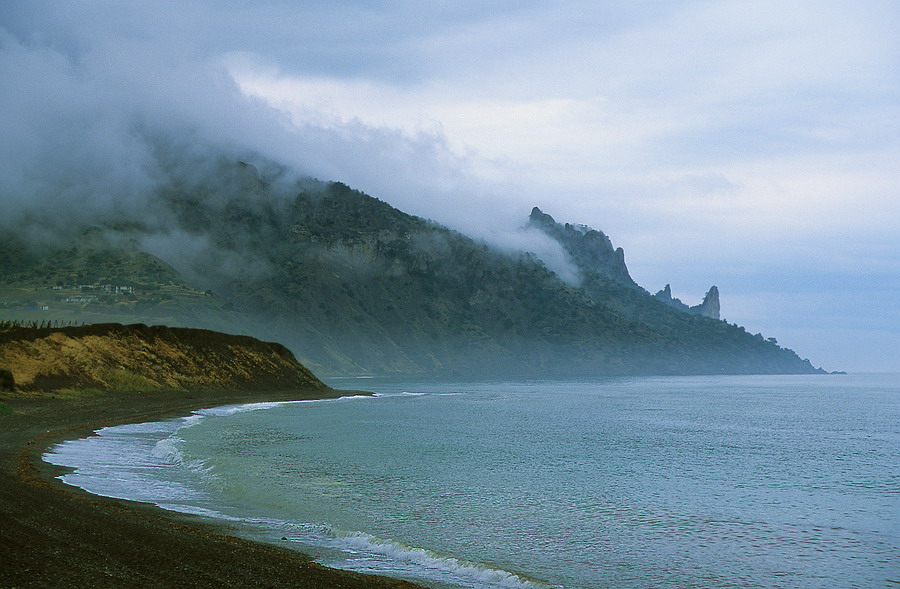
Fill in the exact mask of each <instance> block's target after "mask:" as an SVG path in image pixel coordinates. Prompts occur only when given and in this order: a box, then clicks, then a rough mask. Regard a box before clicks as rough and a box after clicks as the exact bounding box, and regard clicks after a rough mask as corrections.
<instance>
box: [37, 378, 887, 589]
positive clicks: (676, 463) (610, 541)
mask: <svg viewBox="0 0 900 589" xmlns="http://www.w3.org/2000/svg"><path fill="white" fill-rule="evenodd" d="M898 383H900V381H898V379H897V377H896V376H889V375H880V376H878V375H850V376H790V377H778V376H774V377H773V376H752V377H746V376H742V377H682V378H636V379H616V380H595V381H544V382H528V383H510V382H479V383H459V382H453V383H437V382H411V381H396V380H394V381H390V380H377V379H370V380H363V381H335V382H332V383H330V384H333V385H334V386H338V387H344V388H366V389H369V390H374V391H376V392H378V393H379V396H378V397H375V398H355V399H343V400H337V401H334V400H332V401H317V402H302V403H287V404H266V405H255V406H242V407H228V408H217V409H212V410H206V411H203V412H199V413H198V414H196V415H194V416H192V417H190V418H186V419H182V420H172V421H168V422H163V423H156V424H138V425H128V426H121V427H116V428H107V429H106V430H101V432H99V433H100V435H99V436H94V437H92V438H88V439H85V440H80V441H74V442H67V443H65V444H62V445H61V446H59V447H57V449H56V450H55V451H54V452H53V453H51V454H50V455H48V457H47V459H48V460H50V461H51V462H54V463H57V464H67V465H72V466H75V467H77V469H78V470H77V471H76V472H75V473H73V474H69V475H66V477H65V480H66V481H67V482H69V483H71V484H75V485H79V486H83V487H85V488H86V489H88V490H90V491H93V492H97V493H101V494H107V495H111V496H117V497H123V498H131V499H138V500H143V501H152V502H154V503H157V504H160V505H162V506H164V507H167V508H169V509H177V510H180V511H187V512H194V513H201V514H205V515H208V516H212V517H217V518H220V519H228V520H232V521H234V522H235V523H236V525H239V526H240V529H241V530H243V533H246V534H247V535H250V536H252V537H261V538H264V539H268V540H271V541H276V542H281V543H284V544H289V545H292V546H296V547H298V548H300V549H302V550H304V551H306V552H309V553H311V554H313V555H314V556H316V558H318V559H319V560H320V561H322V562H324V563H326V564H329V565H333V566H339V567H342V568H348V569H353V570H360V571H365V572H376V573H383V574H388V575H392V576H400V577H405V578H410V579H412V580H415V581H417V582H420V583H422V582H424V583H428V584H431V585H433V586H435V587H448V586H449V587H474V588H488V587H503V586H523V587H534V586H538V587H540V586H553V587H570V588H583V589H586V588H605V587H610V588H629V587H672V588H676V587H678V588H683V587H704V588H707V587H748V588H749V587H785V588H787V587H791V588H794V587H810V588H812V587H816V588H829V587H833V588H846V587H887V586H896V584H897V583H900V572H898V564H897V563H898V562H900V524H898V516H897V514H898V512H900V509H898V508H900V457H898V448H900V384H898Z"/></svg>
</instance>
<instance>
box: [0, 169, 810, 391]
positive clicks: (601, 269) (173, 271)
mask: <svg viewBox="0 0 900 589" xmlns="http://www.w3.org/2000/svg"><path fill="white" fill-rule="evenodd" d="M160 161H163V158H160ZM192 161H193V160H192ZM188 163H190V162H172V165H171V166H170V167H169V169H168V170H167V172H166V174H161V175H160V178H162V179H161V180H160V181H159V182H157V183H156V184H154V185H151V186H149V187H148V188H147V190H149V193H147V194H146V195H143V198H142V199H141V202H142V203H143V206H141V207H134V208H131V209H115V208H114V209H111V210H98V211H94V210H91V209H87V210H84V211H81V214H79V215H74V214H73V215H66V214H65V211H63V210H57V211H54V210H53V209H52V208H45V209H41V211H40V214H41V215H44V216H46V218H47V219H48V220H49V219H52V217H53V215H54V214H56V215H58V216H59V217H60V219H59V220H58V221H59V224H63V221H65V225H66V230H65V231H59V232H55V233H54V237H53V238H52V239H48V238H46V237H45V236H42V235H40V234H38V233H36V232H34V231H33V228H34V227H35V226H40V224H39V223H37V224H34V223H32V224H22V225H20V226H18V227H8V228H7V231H6V232H5V234H4V235H3V236H2V237H0V240H2V242H3V243H2V244H0V245H2V249H0V251H2V252H4V253H3V255H0V272H2V277H3V280H2V283H0V286H2V289H3V290H2V292H3V294H2V295H0V313H5V314H10V313H12V314H15V312H18V313H20V314H21V313H24V314H25V315H28V313H29V312H30V313H31V315H30V316H31V317H47V319H48V320H51V319H55V320H57V321H58V320H66V319H69V320H71V319H73V318H74V319H76V320H77V319H79V318H80V319H81V320H82V321H88V322H99V321H118V322H144V323H166V324H169V325H179V326H189V327H203V328H209V329H217V330H221V331H226V332H231V333H246V334H250V335H254V336H257V337H260V338H264V339H267V340H276V341H281V342H283V343H284V344H286V345H287V346H288V347H289V348H291V349H292V350H293V351H294V353H295V354H296V355H297V357H298V358H299V359H300V360H301V361H302V362H303V363H304V364H306V365H307V366H310V367H311V368H313V369H314V370H315V371H317V372H319V373H321V374H360V373H429V374H452V375H468V376H476V375H530V376H552V375H563V374H567V375H571V374H580V375H607V374H609V375H614V374H695V373H806V372H814V371H816V369H814V368H813V366H812V365H811V364H810V363H809V362H808V361H806V360H801V359H800V358H799V357H798V356H797V355H796V354H795V353H794V352H792V351H790V350H786V349H783V348H781V347H779V346H778V345H777V344H776V343H775V342H774V341H773V340H766V339H765V338H763V337H762V335H759V334H757V335H751V334H749V333H746V332H745V331H744V330H743V329H742V328H740V327H738V326H736V325H731V324H728V323H726V322H724V321H719V320H716V319H713V318H710V317H704V316H700V315H696V314H691V313H686V312H683V311H682V310H679V309H676V308H674V307H672V306H670V305H667V304H665V303H664V302H661V301H659V300H657V299H656V298H654V297H653V296H651V295H650V294H649V293H648V292H647V291H645V290H644V289H643V288H641V287H640V286H638V285H637V284H636V283H634V281H633V280H631V278H630V275H629V273H628V269H627V267H626V266H625V263H624V252H622V250H621V249H618V250H616V249H613V248H612V245H611V241H610V240H609V238H608V237H606V236H605V235H604V234H602V233H601V232H599V231H595V230H591V229H589V228H584V227H579V226H570V225H559V224H557V223H556V222H555V221H554V220H553V219H552V218H551V217H549V215H545V214H544V213H542V212H541V211H539V210H538V209H535V210H534V211H532V214H531V217H530V218H529V217H527V216H526V215H525V214H524V212H523V217H522V221H523V223H522V224H523V226H525V225H526V224H527V225H529V226H530V229H527V231H532V232H534V231H535V230H536V231H538V232H539V233H540V234H542V235H543V236H544V238H545V239H549V240H550V241H552V242H553V243H555V244H556V245H557V247H558V248H559V250H557V253H558V252H559V251H562V252H564V256H563V257H561V258H557V259H555V260H551V262H550V263H548V262H547V261H544V260H542V258H541V257H539V256H538V255H536V254H535V253H530V252H528V251H524V250H519V251H516V250H514V249H513V248H498V247H495V246H491V245H488V244H487V243H485V242H482V241H478V240H474V239H472V238H470V237H466V236H464V235H462V234H460V233H458V232H456V231H453V230H450V229H447V228H445V227H443V226H440V225H438V224H436V223H434V222H432V221H428V220H426V219H422V218H419V217H415V216H412V215H408V214H406V213H403V212H401V211H399V210H397V209H395V208H393V207H391V206H389V205H388V204H386V203H384V202H382V201H380V200H378V199H375V198H373V197H370V196H368V195H366V194H363V193H361V192H359V191H356V190H353V189H352V188H350V187H348V186H346V185H344V184H341V183H337V182H322V181H318V180H314V179H310V178H301V177H298V176H295V175H292V174H291V173H289V172H288V171H287V170H286V169H284V168H282V167H280V166H278V165H275V164H272V163H271V162H265V161H262V162H261V163H256V164H251V163H248V162H243V161H237V162H236V161H234V160H231V161H229V160H228V158H227V157H226V156H225V155H222V156H220V157H217V158H214V159H212V160H209V159H203V158H198V160H196V162H194V163H197V164H198V165H197V166H195V167H192V166H189V165H187V164H188ZM33 214H34V215H37V214H38V213H37V211H35V212H34V213H33ZM48 222H49V221H48ZM554 268H563V270H562V271H560V272H557V271H556V270H554ZM16 297H18V298H16ZM4 306H5V307H6V310H3V307H4ZM14 307H19V310H18V311H15V312H14V310H13V308H14ZM28 307H34V309H32V310H30V311H29V309H28ZM38 308H40V310H35V309H38ZM41 313H45V314H46V315H41Z"/></svg>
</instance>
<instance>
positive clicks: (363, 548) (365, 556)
mask: <svg viewBox="0 0 900 589" xmlns="http://www.w3.org/2000/svg"><path fill="white" fill-rule="evenodd" d="M336 543H337V544H338V545H339V546H340V547H341V548H342V549H343V550H345V551H347V552H350V553H352V554H355V556H354V558H351V559H348V564H347V565H343V564H341V563H333V564H334V565H335V566H338V567H340V568H351V569H353V570H367V571H370V572H382V573H386V574H391V573H394V574H396V573H397V572H401V570H402V569H398V570H395V569H394V568H392V566H395V565H392V563H391V561H394V562H396V563H408V564H412V565H415V566H414V567H413V568H412V569H409V568H406V572H410V573H412V574H416V569H421V572H419V573H418V574H422V573H423V572H424V574H425V575H426V576H427V577H428V578H431V579H432V580H435V581H443V582H449V583H454V584H459V585H463V586H469V587H477V588H479V589H488V588H500V587H504V588H505V587H509V588H521V589H536V588H538V587H545V585H543V584H541V583H539V582H537V581H534V580H529V579H525V578H524V577H522V576H520V575H517V574H515V573H511V572H509V571H505V570H502V569H498V568H494V567H491V566H489V565H486V564H482V563H477V562H472V561H468V560H461V559H458V558H454V557H452V556H445V555H442V554H438V553H436V552H433V551H431V550H427V549H425V548H417V547H413V546H407V545H405V544H402V543H400V542H394V541H392V540H385V539H383V538H378V537H376V536H373V535H371V534H367V533H364V532H351V533H346V534H341V535H339V536H338V537H337V539H336ZM371 555H381V556H386V557H388V559H389V561H388V562H387V563H385V562H383V561H381V560H380V559H372V558H371ZM385 565H386V566H385Z"/></svg>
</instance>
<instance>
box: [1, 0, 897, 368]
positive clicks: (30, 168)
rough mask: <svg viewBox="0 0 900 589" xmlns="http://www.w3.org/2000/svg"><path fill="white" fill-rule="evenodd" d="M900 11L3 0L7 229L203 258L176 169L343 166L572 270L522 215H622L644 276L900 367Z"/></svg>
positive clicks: (378, 193)
mask: <svg viewBox="0 0 900 589" xmlns="http://www.w3.org/2000/svg"><path fill="white" fill-rule="evenodd" d="M572 15H582V16H581V17H579V18H577V19H575V18H574V17H573V16H572ZM898 23H900V15H898V10H897V7H896V5H895V4H892V3H889V2H878V1H873V2H867V3H864V5H860V6H858V7H855V8H854V9H853V10H848V9H847V8H846V7H844V6H842V5H841V3H836V2H825V3H806V2H800V3H798V4H797V5H796V6H792V7H785V6H783V5H781V4H779V3H772V2H761V3H750V2H744V1H738V0H735V1H729V2H723V3H702V2H701V3H692V2H673V3H671V4H667V5H666V7H660V6H658V5H654V6H650V5H645V4H644V3H634V4H633V5H629V6H628V7H613V6H605V5H602V6H601V5H594V4H591V3H580V2H567V3H563V4H561V5H558V6H557V5H553V6H550V5H544V4H541V3H531V2H529V3H500V4H499V5H496V6H494V5H492V6H484V5H482V4H478V3H474V2H472V3H470V2H463V3H456V4H455V5H454V6H453V7H452V8H451V7H446V8H440V7H428V8H426V7H424V6H422V5H419V4H417V3H408V2H401V3H397V4H396V5H392V6H390V7H387V6H366V5H359V4H347V3H334V4H329V5H327V6H326V5H320V4H315V3H306V2H298V3H289V4H286V3H278V2H271V3H270V2H262V3H254V4H253V5H252V6H245V5H243V4H239V3H207V2H202V1H192V2H182V3H173V4H169V5H167V4H162V5H160V4H155V3H143V2H134V3H129V4H128V5H127V6H123V5H120V4H118V3H114V2H104V1H94V2H81V3H57V2H28V3H7V4H5V5H4V6H3V7H2V8H0V75H2V76H3V80H4V83H3V84H2V85H0V107H2V108H0V128H2V129H3V137H2V139H0V227H2V228H3V229H5V230H10V229H16V230H17V231H23V230H27V232H28V235H29V236H30V238H31V239H32V240H34V241H35V242H38V243H46V242H53V241H54V240H60V239H65V238H67V237H68V236H69V235H71V234H72V233H73V232H76V231H79V230H80V228H82V227H84V226H86V225H88V224H95V223H109V222H113V221H116V222H121V221H122V220H123V219H130V220H134V221H135V222H140V223H141V224H143V226H144V230H145V238H144V240H143V242H144V244H145V246H146V247H147V248H148V249H150V250H152V251H153V252H155V253H158V254H160V255H161V256H163V257H167V256H168V258H169V259H171V260H173V261H179V262H180V263H181V264H182V265H189V264H190V261H189V260H190V258H191V255H188V256H184V255H182V256H181V258H176V256H174V255H172V254H170V253H169V252H179V253H181V254H184V253H185V252H188V253H193V255H194V257H196V258H197V259H205V258H209V257H211V256H212V257H214V253H213V252H212V250H211V249H210V244H208V243H204V242H202V240H197V239H196V238H189V237H188V236H186V235H185V234H182V233H178V232H177V231H176V230H175V228H173V226H172V224H171V218H170V217H169V216H168V213H167V211H166V209H165V207H162V206H160V203H159V202H158V200H157V198H158V196H159V194H160V192H161V191H164V190H166V189H167V188H168V187H171V186H190V185H192V184H198V185H199V184H203V183H208V182H209V180H210V178H211V177H215V175H216V173H217V170H218V169H220V166H221V163H222V162H223V161H224V162H234V161H243V162H247V163H250V164H253V165H254V166H256V168H257V169H258V170H259V171H260V173H261V174H262V175H263V176H265V177H266V178H267V179H269V180H270V181H272V182H274V183H275V188H274V189H273V193H274V194H276V195H281V198H288V197H289V196H290V194H291V192H292V190H293V187H294V185H295V182H296V181H297V180H298V179H299V178H301V177H304V176H310V177H314V178H319V179H322V180H339V181H341V182H344V183H346V184H348V185H349V186H351V187H353V188H357V189H360V190H363V191H364V192H367V193H369V194H371V195H372V196H375V197H377V198H380V199H382V200H385V201H386V202H388V203H390V204H392V205H394V206H396V207H398V208H400V209H401V210H404V211H406V212H409V213H411V214H415V215H419V216H422V217H426V218H430V219H434V220H436V221H438V222H439V223H442V224H444V225H447V226H449V227H451V228H453V229H457V230H459V231H462V232H464V233H466V234H469V235H473V236H475V237H477V238H480V239H485V240H487V241H488V242H490V243H492V244H494V245H496V246H498V247H503V248H507V249H525V250H529V251H534V252H536V253H537V254H538V255H539V256H540V257H541V258H542V259H543V260H544V261H545V262H546V263H547V264H548V265H549V266H550V267H552V268H553V269H554V270H556V271H557V273H558V274H560V276H562V277H563V278H564V279H566V280H569V281H572V282H575V281H577V279H578V277H577V273H575V271H574V269H573V268H572V266H571V265H570V264H569V263H568V261H567V259H566V257H565V254H564V253H563V252H562V251H561V250H560V248H559V247H558V246H557V245H556V244H555V243H554V242H552V241H551V240H548V239H547V238H546V237H545V236H543V235H541V234H540V233H537V232H533V231H527V230H523V229H522V227H523V225H524V224H525V222H526V220H527V215H528V212H529V211H530V210H531V207H532V206H534V205H537V206H540V207H541V208H542V209H543V210H545V211H546V212H547V213H549V214H551V215H553V216H554V217H555V218H556V219H557V220H559V221H561V222H572V223H586V224H588V225H591V226H593V227H595V228H597V229H601V230H603V231H604V232H605V233H607V234H608V235H610V237H611V239H612V240H613V243H614V244H615V245H616V246H622V247H624V249H625V252H626V257H627V260H628V264H629V269H630V271H631V274H632V276H634V277H635V279H636V280H637V281H638V282H639V283H640V284H641V285H642V286H644V287H645V288H647V289H648V290H650V291H652V292H655V291H656V290H658V289H659V288H662V286H663V285H664V284H666V283H671V284H672V286H673V295H674V296H677V297H679V298H681V299H682V300H683V301H685V302H686V303H688V304H696V303H697V302H699V299H700V298H701V297H702V295H703V293H704V292H705V291H706V289H707V288H708V287H709V285H710V284H718V285H719V286H720V289H721V290H722V304H723V316H724V317H726V318H727V319H729V320H730V321H733V322H738V323H741V324H744V325H746V326H747V328H748V330H749V331H751V332H756V331H762V332H764V333H766V334H772V335H775V336H778V338H779V341H780V342H781V343H783V344H785V345H788V346H790V347H792V348H794V349H796V350H797V351H798V352H799V353H800V354H801V355H802V356H809V357H810V358H811V359H813V360H814V361H815V362H816V363H821V364H824V365H826V366H828V367H829V368H836V369H837V368H849V369H858V370H873V369H877V370H891V369H895V368H896V367H897V366H900V356H898V351H897V350H900V345H886V344H889V343H890V342H892V341H893V342H895V343H897V344H900V317H898V315H897V313H898V311H897V307H896V304H895V300H894V297H895V296H896V292H897V288H898V284H897V282H896V280H897V278H896V277H897V276H898V275H900V263H898V260H900V251H898V249H897V248H898V241H897V240H896V237H895V234H896V229H895V228H896V225H897V223H898V222H900V210H898V205H897V199H896V194H897V189H898V187H900V180H898V178H897V173H896V161H897V155H898V153H900V147H898V146H900V140H898V137H897V133H896V129H897V125H896V124H893V123H894V122H895V121H896V120H897V117H898V112H897V107H896V100H895V99H892V96H893V97H895V93H896V91H897V89H898V80H897V74H896V72H897V71H900V67H898V65H900V57H898V56H900V52H898V45H897V41H896V35H895V34H894V32H895V31H896V26H893V25H897V24H898ZM282 166H283V167H282ZM234 188H235V186H234V185H233V184H228V183H225V184H223V185H222V186H220V187H219V190H218V191H212V192H210V195H209V198H216V196H215V195H216V194H218V195H219V196H220V197H224V196H223V195H225V196H227V195H228V194H229V191H230V190H233V189H234ZM242 264H249V265H253V264H254V261H252V260H240V259H233V258H230V257H228V256H223V257H222V259H221V260H220V265H221V267H222V268H223V271H227V269H228V268H234V267H241V265H242ZM876 317H877V321H874V324H873V322H872V320H873V318H876Z"/></svg>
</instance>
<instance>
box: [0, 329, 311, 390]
mask: <svg viewBox="0 0 900 589" xmlns="http://www.w3.org/2000/svg"><path fill="white" fill-rule="evenodd" d="M0 367H2V368H4V369H5V370H7V371H9V372H10V373H11V375H12V377H13V378H14V379H15V387H16V390H17V391H18V392H19V393H29V392H37V391H44V392H47V391H66V390H84V389H99V390H120V391H122V390H124V391H136V392H138V391H149V390H184V391H190V390H204V391H216V390H222V391H226V390H227V391H247V392H252V391H288V390H326V389H328V387H327V386H326V385H325V384H323V383H322V382H321V381H320V380H319V379H317V378H316V377H315V376H313V374H312V373H311V372H310V371H309V370H307V369H306V368H305V367H304V366H303V365H301V364H300V363H299V362H297V360H296V359H295V358H294V356H293V354H291V353H290V351H288V350H287V348H285V347H284V346H282V345H280V344H275V343H268V342H263V341H260V340H258V339H255V338H252V337H247V336H235V335H226V334H223V333H218V332H214V331H207V330H203V329H187V328H171V327H160V326H154V327H148V326H146V325H119V324H99V325H86V326H81V327H65V328H60V329H27V328H16V329H12V330H9V331H6V332H2V333H0Z"/></svg>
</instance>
